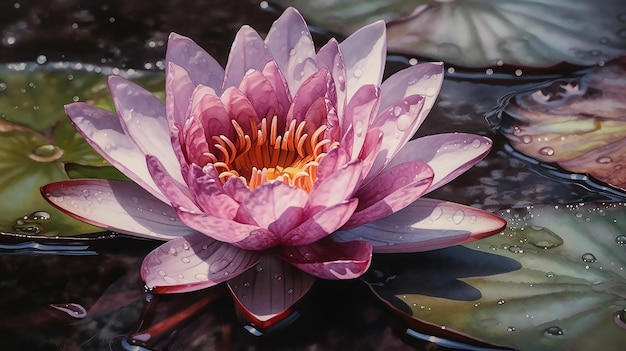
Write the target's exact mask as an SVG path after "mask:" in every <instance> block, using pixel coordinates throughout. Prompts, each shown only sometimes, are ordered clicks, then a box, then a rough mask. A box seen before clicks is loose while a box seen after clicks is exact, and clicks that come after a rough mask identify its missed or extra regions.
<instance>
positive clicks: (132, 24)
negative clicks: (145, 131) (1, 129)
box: [0, 0, 626, 351]
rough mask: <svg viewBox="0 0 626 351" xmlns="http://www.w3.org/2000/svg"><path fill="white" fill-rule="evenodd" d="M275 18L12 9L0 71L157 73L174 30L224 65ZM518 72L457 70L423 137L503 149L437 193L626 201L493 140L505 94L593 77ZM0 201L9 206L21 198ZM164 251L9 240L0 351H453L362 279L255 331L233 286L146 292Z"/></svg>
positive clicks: (62, 3) (1, 242)
mask: <svg viewBox="0 0 626 351" xmlns="http://www.w3.org/2000/svg"><path fill="white" fill-rule="evenodd" d="M278 14H279V11H278V10H275V9H274V7H272V6H270V7H269V8H266V9H262V8H261V7H260V6H259V4H258V2H254V1H233V0H229V1H224V0H212V1H205V2H201V1H181V0H171V1H153V2H140V1H122V0H120V1H115V0H111V1H88V0H52V1H9V2H2V3H0V28H1V37H0V63H10V62H38V63H39V64H42V65H45V64H50V63H52V62H58V61H69V62H82V63H85V64H88V63H89V64H94V65H101V66H108V67H118V68H123V69H129V68H132V69H136V70H146V69H147V70H159V69H162V65H163V62H162V60H163V57H164V53H165V44H166V40H167V36H168V34H169V32H171V31H175V32H178V33H181V34H183V35H186V36H189V37H191V38H193V39H194V40H195V41H196V42H198V43H199V44H200V45H201V46H202V47H204V48H206V49H207V51H209V52H210V53H211V54H212V55H213V56H214V57H216V58H217V59H218V61H220V63H222V64H225V62H226V59H227V55H228V51H229V49H230V45H231V41H232V38H233V37H234V35H235V33H236V31H237V30H238V29H239V27H240V26H241V25H243V24H250V25H251V26H252V27H254V28H255V29H257V30H259V31H260V32H263V31H265V30H267V29H268V28H269V26H270V25H271V23H272V21H273V20H274V19H275V18H276V17H277V16H278ZM330 35H331V34H330V33H328V32H325V31H323V30H317V29H316V31H315V32H314V37H315V38H314V39H318V40H319V41H318V42H319V43H323V42H325V40H324V39H327V38H328V37H329V36H330ZM408 65H409V57H404V56H390V57H389V60H388V65H387V70H388V73H391V72H394V71H397V70H399V69H401V68H404V67H407V66H408ZM515 69H516V68H515V67H501V68H499V70H498V69H496V71H495V72H493V71H492V72H490V74H484V70H481V71H477V70H469V71H468V70H463V69H462V68H457V69H456V70H448V72H449V73H448V75H447V78H446V80H445V82H444V86H443V88H442V91H441V93H440V96H439V100H438V103H437V104H436V107H435V108H434V109H433V111H432V112H431V113H430V115H429V117H428V119H427V120H426V122H425V123H424V125H423V127H422V128H421V129H420V130H419V132H418V134H419V135H428V134H434V133H442V132H450V131H458V132H471V133H476V134H481V135H486V136H489V137H490V138H492V139H493V140H494V148H493V151H492V153H491V154H490V155H489V156H488V157H487V158H486V159H485V160H484V161H483V162H481V163H480V164H479V165H478V166H476V167H474V168H473V169H471V170H470V171H468V172H467V173H465V174H464V175H463V176H461V177H460V178H458V179H457V180H455V181H454V182H452V183H451V184H450V185H448V186H446V187H443V188H441V189H439V190H437V191H436V192H435V193H433V194H432V197H435V198H439V199H445V200H451V201H455V202H459V203H464V204H468V205H472V206H475V207H480V208H483V209H486V210H491V211H496V210H499V209H503V208H509V207H524V206H529V205H540V204H550V205H553V204H568V203H580V202H590V201H607V200H617V201H620V200H623V199H624V196H623V192H622V191H621V190H620V189H616V188H614V187H610V186H606V185H605V184H603V183H601V182H595V181H592V182H589V181H588V179H587V178H585V179H583V178H580V177H578V178H577V177H572V175H571V173H569V172H567V171H565V170H563V169H561V168H559V167H557V166H554V165H549V166H548V167H546V166H545V165H543V164H541V163H539V162H536V161H533V160H530V159H529V158H528V157H526V156H523V155H522V154H520V153H517V152H516V151H513V150H512V148H511V147H510V146H508V143H507V141H506V139H505V137H504V136H502V135H501V134H499V133H497V132H496V129H497V128H496V127H498V125H499V124H500V123H501V121H500V120H499V119H498V118H496V117H493V115H492V118H485V115H489V112H490V111H492V110H493V109H495V108H497V107H498V106H499V104H500V101H499V99H500V98H501V97H504V96H507V95H508V94H511V93H513V92H516V91H521V90H524V89H528V88H530V87H533V86H534V85H536V84H537V83H541V82H543V81H547V80H549V79H552V78H557V77H561V76H576V75H579V74H580V73H581V72H584V67H579V68H576V67H572V66H560V67H556V68H552V69H549V70H528V71H525V72H526V73H524V74H523V75H522V74H517V73H516V72H515ZM66 102H67V101H59V104H64V103H66ZM0 162H2V160H0ZM0 201H2V202H3V203H4V204H3V206H10V205H7V203H8V202H10V201H11V199H4V198H3V199H0ZM2 231H7V230H6V229H4V228H2ZM157 244H158V243H154V242H150V241H142V240H136V239H129V238H124V237H116V238H114V239H106V240H99V241H82V242H81V241H74V240H63V239H57V240H48V241H39V243H32V241H31V240H28V239H26V238H15V237H9V236H6V235H5V236H4V237H3V238H1V239H0V340H1V341H0V342H1V344H0V345H1V346H0V349H2V350H59V349H62V350H145V349H151V350H152V349H154V350H165V349H170V350H395V351H400V350H413V349H417V350H447V349H454V348H452V347H449V348H446V347H444V346H437V345H436V344H434V343H432V342H431V341H432V340H434V339H431V341H429V340H420V337H416V335H417V334H416V333H415V332H409V333H407V330H408V329H411V330H418V329H419V328H420V324H416V323H414V322H410V321H407V320H405V319H403V318H400V317H398V315H397V314H394V312H393V311H392V309H390V308H388V307H387V306H386V305H385V304H384V303H383V302H381V300H379V299H378V298H376V297H375V295H374V294H372V293H371V291H370V287H369V286H368V284H366V283H365V282H363V281H361V280H356V281H348V282H318V283H316V285H315V286H314V288H313V291H312V292H311V294H309V295H308V296H307V298H306V299H305V301H304V302H303V303H302V304H301V305H300V306H299V309H298V310H297V312H296V313H295V314H294V315H293V319H294V321H290V320H289V321H288V322H290V324H289V325H283V326H278V327H277V328H276V330H274V331H272V330H269V331H268V332H267V333H266V335H263V336H255V335H254V334H255V333H254V330H251V329H250V328H246V323H245V321H244V320H243V319H242V318H241V317H240V316H238V315H237V313H236V310H235V308H234V306H233V302H232V300H231V299H230V297H229V295H228V293H227V292H226V291H225V289H220V288H217V289H214V290H211V291H210V292H206V291H200V292H196V293H188V294H181V295H173V296H151V295H147V294H145V293H144V291H143V288H142V287H143V284H142V282H141V280H140V278H139V265H140V264H141V260H142V258H143V257H144V255H145V254H146V253H147V252H149V251H150V250H151V249H153V248H154V247H156V245H157ZM622 246H623V245H622ZM454 250H461V251H454ZM442 252H443V254H442V255H443V256H442V257H447V256H446V255H465V254H466V253H465V251H463V250H462V249H458V248H457V249H454V248H453V249H452V251H450V249H448V251H446V250H443V251H442ZM435 255H437V254H435ZM406 259H408V260H410V261H411V262H424V265H426V266H428V265H435V264H436V263H433V262H438V261H437V260H436V259H434V258H433V257H432V254H416V255H413V256H410V257H408V258H406ZM381 262H382V261H381ZM499 262H500V261H499ZM503 262H504V263H503ZM506 262H508V261H506ZM506 262H505V261H501V262H500V263H502V264H503V265H506V264H505V263H506ZM388 264H390V265H393V264H395V263H393V262H391V263H388ZM382 265H383V266H384V264H382ZM380 267H382V266H377V268H380ZM381 269H382V268H381ZM483 273H484V272H483ZM491 274H493V273H491ZM374 277H375V275H374ZM371 278H372V276H370V277H369V278H368V279H370V281H371ZM379 278H380V277H379ZM622 289H623V287H622ZM622 293H623V292H622ZM622 298H624V296H622ZM388 300H394V298H392V297H389V298H387V300H386V301H388ZM400 308H402V306H400ZM616 318H617V317H616ZM624 320H626V318H625V319H624ZM285 324H288V323H285ZM421 327H423V326H421ZM426 330H428V331H431V330H432V329H426ZM421 332H424V333H427V331H425V330H422V331H421ZM624 335H625V336H624V337H623V338H622V339H621V342H622V344H623V341H625V340H626V333H624ZM616 341H617V342H619V341H620V340H616ZM449 346H450V345H449ZM457 346H458V348H459V349H478V348H472V347H470V346H467V345H465V346H462V345H457ZM605 350H612V348H605ZM615 350H617V349H615Z"/></svg>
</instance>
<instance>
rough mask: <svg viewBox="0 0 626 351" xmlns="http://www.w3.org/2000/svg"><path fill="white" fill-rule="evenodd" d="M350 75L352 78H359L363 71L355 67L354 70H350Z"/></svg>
mask: <svg viewBox="0 0 626 351" xmlns="http://www.w3.org/2000/svg"><path fill="white" fill-rule="evenodd" d="M352 75H353V76H354V78H356V79H359V78H361V76H362V75H363V71H361V69H360V68H356V69H355V70H354V72H352Z"/></svg>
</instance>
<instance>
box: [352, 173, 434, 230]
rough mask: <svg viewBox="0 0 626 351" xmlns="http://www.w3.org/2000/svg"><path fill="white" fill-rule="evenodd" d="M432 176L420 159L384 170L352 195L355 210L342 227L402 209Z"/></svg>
mask: <svg viewBox="0 0 626 351" xmlns="http://www.w3.org/2000/svg"><path fill="white" fill-rule="evenodd" d="M432 179H433V171H432V170H431V169H430V167H428V165H426V164H425V163H422V162H406V163H402V164H399V165H397V166H394V167H392V168H389V169H387V170H385V171H384V172H383V173H381V174H379V175H378V176H376V177H375V178H374V179H372V180H371V181H370V182H369V183H367V184H366V185H365V186H363V187H361V188H360V189H359V190H358V191H357V192H356V194H355V195H354V196H355V197H356V198H358V199H359V207H358V208H357V212H355V213H354V214H353V215H352V218H350V220H349V221H348V222H347V223H346V225H345V227H344V228H354V227H356V226H359V225H362V224H365V223H370V222H372V221H375V220H378V219H380V218H383V217H387V216H389V215H390V214H392V213H394V212H396V211H399V210H401V209H403V208H404V207H406V206H408V205H409V204H410V203H412V202H413V201H415V200H416V199H418V198H419V197H420V196H422V195H423V194H424V193H425V192H426V191H427V190H428V189H429V186H430V184H431V182H432Z"/></svg>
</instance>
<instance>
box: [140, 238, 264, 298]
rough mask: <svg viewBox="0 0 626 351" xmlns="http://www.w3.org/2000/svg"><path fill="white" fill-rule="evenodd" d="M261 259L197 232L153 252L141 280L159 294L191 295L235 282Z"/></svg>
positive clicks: (143, 265)
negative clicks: (188, 293)
mask: <svg viewBox="0 0 626 351" xmlns="http://www.w3.org/2000/svg"><path fill="white" fill-rule="evenodd" d="M260 259H261V255H259V254H258V253H256V252H252V251H246V250H241V249H238V248H236V247H234V246H232V245H229V244H227V243H223V242H219V241H216V240H213V239H211V238H209V237H208V236H206V235H204V234H201V233H197V232H194V233H191V234H188V235H185V236H184V237H181V238H177V239H174V240H171V241H168V242H166V243H165V244H163V245H161V246H159V247H158V248H156V249H154V250H153V251H152V252H150V253H149V254H148V255H147V256H146V257H145V258H144V260H143V263H142V265H141V278H142V279H143V280H144V281H145V283H146V287H147V288H148V289H150V291H152V292H154V293H157V294H162V293H182V292H189V291H195V290H200V289H204V288H208V287H210V286H213V285H216V284H218V283H221V282H223V281H227V280H229V279H232V278H234V277H236V276H237V275H240V274H242V273H244V272H245V271H247V270H248V269H250V268H251V267H253V266H254V265H255V264H257V262H259V260H260Z"/></svg>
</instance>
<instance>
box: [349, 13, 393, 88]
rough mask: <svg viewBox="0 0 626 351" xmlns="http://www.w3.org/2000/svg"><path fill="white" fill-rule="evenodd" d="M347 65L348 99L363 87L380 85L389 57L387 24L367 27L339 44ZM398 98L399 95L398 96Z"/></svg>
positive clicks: (378, 23)
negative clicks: (386, 34) (386, 33)
mask: <svg viewBox="0 0 626 351" xmlns="http://www.w3.org/2000/svg"><path fill="white" fill-rule="evenodd" d="M339 49H340V50H341V53H342V54H343V57H344V62H345V65H346V90H347V92H346V94H347V96H346V98H347V99H348V100H350V99H351V98H352V96H353V95H354V94H355V93H356V91H357V89H358V88H359V87H361V86H362V85H366V84H374V85H380V82H381V80H382V78H383V70H384V68H385V58H386V56H387V40H386V37H385V23H384V22H383V21H377V22H374V23H372V24H370V25H367V26H365V27H363V28H361V29H359V30H358V31H356V32H355V33H354V34H352V35H351V36H349V37H348V38H347V39H346V40H344V41H343V42H341V44H339ZM396 96H398V95H396Z"/></svg>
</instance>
